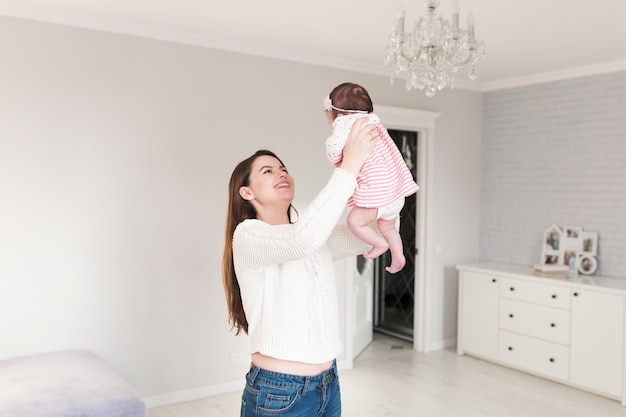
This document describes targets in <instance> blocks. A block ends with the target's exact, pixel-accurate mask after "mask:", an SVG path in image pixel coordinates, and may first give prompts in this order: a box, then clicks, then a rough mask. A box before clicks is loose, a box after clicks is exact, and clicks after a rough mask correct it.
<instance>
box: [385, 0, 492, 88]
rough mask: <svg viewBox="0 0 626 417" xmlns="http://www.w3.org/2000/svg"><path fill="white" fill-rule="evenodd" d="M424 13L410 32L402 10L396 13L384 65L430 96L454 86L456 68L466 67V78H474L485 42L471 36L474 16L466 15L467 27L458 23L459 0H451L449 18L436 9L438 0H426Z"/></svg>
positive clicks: (410, 85) (409, 86)
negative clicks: (406, 28) (396, 17)
mask: <svg viewBox="0 0 626 417" xmlns="http://www.w3.org/2000/svg"><path fill="white" fill-rule="evenodd" d="M425 5H426V16H425V17H420V18H419V20H417V22H415V28H414V30H413V33H405V32H404V16H405V13H404V12H401V13H399V14H398V21H397V24H396V27H395V28H394V29H393V32H392V33H391V36H390V38H389V45H388V46H387V54H386V56H385V61H384V62H385V65H387V66H391V67H392V69H393V71H392V74H391V83H392V84H393V79H394V77H403V78H406V88H407V90H409V91H410V90H412V89H414V88H419V89H420V90H424V89H425V90H426V95H427V96H428V97H433V96H434V95H435V93H436V92H437V91H438V90H442V89H443V88H444V87H446V86H447V85H449V86H450V88H454V79H455V77H456V75H457V74H458V73H459V72H462V71H465V70H468V69H469V71H468V78H469V79H470V80H472V81H473V80H476V78H478V73H477V72H476V62H477V61H478V58H480V57H484V56H485V44H484V42H482V41H479V40H476V38H475V37H474V16H473V15H472V14H471V13H470V14H469V15H468V17H467V29H461V28H460V27H459V3H458V1H457V0H453V2H452V21H451V22H450V21H449V20H445V19H443V18H442V17H441V16H440V15H438V14H437V13H436V10H437V7H438V6H439V1H438V0H426V1H425Z"/></svg>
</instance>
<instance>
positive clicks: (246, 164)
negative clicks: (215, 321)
mask: <svg viewBox="0 0 626 417" xmlns="http://www.w3.org/2000/svg"><path fill="white" fill-rule="evenodd" d="M260 156H271V157H274V158H276V159H278V161H279V162H280V163H281V165H284V164H283V163H282V161H281V160H280V158H278V157H277V156H276V155H275V154H274V153H273V152H271V151H268V150H259V151H256V152H255V153H254V155H252V156H250V157H248V158H246V159H244V160H243V161H241V162H240V163H239V164H237V166H236V167H235V169H234V170H233V173H232V175H231V177H230V181H229V183H228V209H227V214H226V233H225V236H224V242H225V243H224V253H223V255H222V281H223V284H224V292H225V293H226V305H227V307H228V322H229V323H230V324H231V325H232V326H233V328H236V329H237V333H236V334H239V333H240V332H241V331H242V330H243V331H244V332H245V333H248V320H247V319H246V313H245V311H244V310H243V302H242V300H241V290H240V289H239V282H238V281H237V275H236V274H235V265H234V263H233V233H234V232H235V228H236V227H237V225H238V224H239V223H241V222H242V221H244V220H246V219H256V218H257V213H256V210H255V209H254V206H252V204H251V203H250V202H249V201H246V200H244V199H243V198H241V196H240V195H239V189H240V188H241V187H245V186H247V185H249V181H250V172H251V169H252V164H253V163H254V161H255V160H256V159H257V158H258V157H260ZM291 209H292V206H291V205H289V209H288V211H289V212H291Z"/></svg>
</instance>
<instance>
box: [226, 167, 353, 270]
mask: <svg viewBox="0 0 626 417" xmlns="http://www.w3.org/2000/svg"><path fill="white" fill-rule="evenodd" d="M355 187H356V180H355V178H354V176H352V174H350V173H349V172H347V171H345V170H343V169H341V168H335V170H334V172H333V174H332V176H331V177H330V180H329V181H328V183H327V184H326V186H324V188H322V190H321V191H320V193H319V194H318V195H317V197H315V199H313V201H312V202H311V204H310V205H309V206H308V207H307V208H306V209H305V210H304V211H303V212H302V213H301V215H300V217H299V218H298V220H297V221H296V222H295V223H293V224H281V225H270V224H267V223H265V222H263V221H260V220H256V219H249V220H245V221H243V222H241V223H240V224H239V225H238V226H237V228H236V229H235V233H234V235H233V255H234V261H235V263H236V264H238V265H240V266H243V267H246V268H251V269H254V268H262V267H264V266H267V265H275V264H283V263H286V262H291V261H295V260H298V259H303V258H307V257H309V256H311V255H312V254H314V253H315V252H317V251H318V250H319V249H320V248H321V247H322V246H323V245H324V244H325V243H326V241H327V240H328V238H329V237H330V235H331V233H332V232H333V229H334V228H335V226H336V224H337V221H338V220H339V218H340V216H341V214H342V213H343V211H344V209H345V208H346V203H347V201H348V198H349V197H350V196H351V195H352V193H353V192H354V189H355Z"/></svg>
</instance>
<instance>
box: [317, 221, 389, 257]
mask: <svg viewBox="0 0 626 417" xmlns="http://www.w3.org/2000/svg"><path fill="white" fill-rule="evenodd" d="M374 229H375V230H376V231H378V228H377V227H376V226H374ZM328 247H329V249H330V254H331V256H332V259H333V261H336V260H338V259H343V258H347V257H348V256H354V255H361V254H363V253H364V252H365V251H368V250H370V249H371V248H372V246H371V245H368V244H367V243H365V242H363V241H362V240H360V239H359V238H358V237H356V235H355V234H354V233H352V231H351V230H350V228H349V227H348V226H347V225H345V224H338V225H337V227H335V230H334V231H333V233H332V234H331V235H330V238H329V239H328Z"/></svg>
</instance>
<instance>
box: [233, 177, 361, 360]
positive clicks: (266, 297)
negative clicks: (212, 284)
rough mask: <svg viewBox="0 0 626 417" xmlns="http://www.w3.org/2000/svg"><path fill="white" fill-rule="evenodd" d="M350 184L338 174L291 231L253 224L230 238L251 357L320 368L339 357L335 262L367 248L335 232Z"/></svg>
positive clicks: (345, 233)
mask: <svg viewBox="0 0 626 417" xmlns="http://www.w3.org/2000/svg"><path fill="white" fill-rule="evenodd" d="M355 186H356V181H355V179H354V177H353V176H352V175H351V174H350V173H348V172H346V171H344V170H342V169H341V168H336V169H335V171H334V173H333V175H332V176H331V178H330V180H329V182H328V184H327V185H326V186H325V187H324V188H323V189H322V191H320V193H319V194H318V195H317V197H316V198H315V199H314V200H313V201H312V202H311V204H310V205H309V206H308V207H307V208H306V210H304V211H303V212H302V213H301V214H300V217H299V219H298V221H296V222H295V223H293V224H283V225H270V224H267V223H265V222H262V221H260V220H256V219H251V220H245V221H243V222H242V223H240V224H239V225H238V226H237V228H236V229H235V233H234V235H233V258H234V264H235V272H236V274H237V280H238V282H239V287H240V289H241V297H242V301H243V307H244V310H245V312H246V318H247V320H248V335H249V339H250V353H256V352H259V353H262V354H264V355H267V356H271V357H275V358H279V359H285V360H292V361H298V362H305V363H312V364H319V363H324V362H327V361H329V360H332V359H334V358H335V357H337V355H338V354H339V353H340V352H341V349H342V344H341V339H340V336H339V316H338V310H337V292H336V285H335V276H334V268H333V261H334V260H336V259H341V258H344V257H347V256H351V255H356V254H359V253H363V252H364V251H365V250H367V249H368V248H369V247H368V246H367V245H366V244H364V243H363V242H361V241H360V240H359V239H358V238H357V237H356V236H354V235H353V234H352V232H351V231H350V230H349V229H348V227H347V226H346V225H337V221H338V220H339V218H340V217H341V215H342V213H343V211H344V209H345V208H346V202H347V201H348V198H349V197H350V196H351V195H352V193H353V192H354V189H355Z"/></svg>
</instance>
